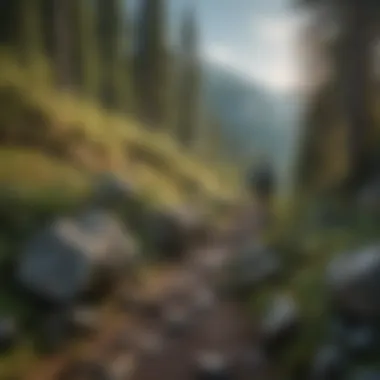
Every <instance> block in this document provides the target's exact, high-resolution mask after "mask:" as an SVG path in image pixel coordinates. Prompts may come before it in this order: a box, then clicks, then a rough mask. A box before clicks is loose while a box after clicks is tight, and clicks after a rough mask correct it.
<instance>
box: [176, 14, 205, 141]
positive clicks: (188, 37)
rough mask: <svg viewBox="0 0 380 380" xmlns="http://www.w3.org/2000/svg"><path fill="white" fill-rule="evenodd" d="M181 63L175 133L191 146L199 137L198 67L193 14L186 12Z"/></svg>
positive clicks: (196, 38)
mask: <svg viewBox="0 0 380 380" xmlns="http://www.w3.org/2000/svg"><path fill="white" fill-rule="evenodd" d="M181 42H182V54H181V56H182V62H181V81H180V89H179V90H180V94H179V105H178V109H179V117H178V126H177V133H178V139H179V141H180V143H181V144H182V145H184V146H186V147H190V146H192V145H193V144H194V143H195V142H196V140H197V138H198V137H199V136H198V134H199V132H200V131H199V126H200V120H199V117H200V105H199V101H200V67H199V59H198V36H197V27H196V23H195V17H194V13H193V12H192V11H188V12H186V14H185V16H184V20H183V24H182V33H181Z"/></svg>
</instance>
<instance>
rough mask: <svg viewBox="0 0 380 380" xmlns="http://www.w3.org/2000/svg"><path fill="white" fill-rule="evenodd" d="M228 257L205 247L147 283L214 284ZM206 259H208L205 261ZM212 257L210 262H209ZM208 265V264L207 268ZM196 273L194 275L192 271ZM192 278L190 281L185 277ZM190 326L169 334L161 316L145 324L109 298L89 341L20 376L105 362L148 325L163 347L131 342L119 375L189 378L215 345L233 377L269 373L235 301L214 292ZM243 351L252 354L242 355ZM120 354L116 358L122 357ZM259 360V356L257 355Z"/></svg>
mask: <svg viewBox="0 0 380 380" xmlns="http://www.w3.org/2000/svg"><path fill="white" fill-rule="evenodd" d="M226 259H228V257H227V256H226V255H225V254H224V253H223V250H218V249H207V250H203V251H199V252H193V253H192V254H191V255H190V256H189V257H188V258H187V260H186V261H185V262H184V264H182V265H180V266H179V267H174V268H173V267H170V268H160V269H159V270H158V271H156V272H155V273H149V274H147V276H146V277H147V279H149V281H150V283H149V284H147V287H148V288H151V289H152V290H153V291H156V292H159V290H160V289H167V288H171V289H175V288H178V287H179V286H180V285H179V284H180V283H182V286H183V284H184V283H185V281H184V279H185V278H186V277H188V280H189V281H188V285H187V286H188V291H189V292H192V291H194V287H197V286H203V288H204V289H205V288H207V289H209V290H211V291H212V290H213V281H214V279H215V278H216V275H217V274H218V271H220V270H219V269H218V263H219V264H220V263H221V262H223V260H226ZM207 263H208V264H207ZM210 263H211V264H210ZM206 267H207V268H206ZM194 276H195V277H194ZM191 280H192V282H193V283H190V282H191ZM191 322H192V323H191V326H190V327H189V329H188V331H187V332H186V333H185V334H184V335H183V336H177V337H170V336H168V334H167V331H166V330H165V328H164V326H163V324H162V321H161V320H157V321H156V322H155V323H153V324H151V323H150V324H147V323H146V322H144V320H142V319H141V318H133V317H132V316H131V315H130V314H128V313H125V312H120V311H116V309H115V305H114V304H112V302H111V303H110V304H109V305H107V306H106V307H105V308H104V311H103V322H102V326H104V327H103V328H102V331H101V332H100V333H99V334H98V335H97V336H96V337H94V338H93V339H92V340H91V341H87V342H83V343H82V344H80V345H76V346H75V347H71V348H70V349H69V350H67V352H66V353H62V354H60V355H58V356H57V357H56V358H48V359H46V360H42V361H40V362H39V363H37V365H36V366H35V368H32V369H30V371H28V374H27V376H26V377H25V380H42V379H44V380H53V379H56V378H57V375H58V373H59V372H60V371H61V370H62V368H64V367H65V366H67V364H68V363H69V362H70V361H73V360H78V359H89V360H94V361H96V362H99V363H104V362H105V360H106V356H107V352H106V351H107V347H109V346H110V345H111V343H112V342H113V341H114V340H115V339H116V338H117V337H120V336H122V334H125V333H128V332H129V333H133V334H135V333H136V332H137V331H141V332H144V331H153V332H155V333H157V334H158V336H161V338H162V342H161V343H162V347H161V348H160V350H158V352H156V353H147V352H144V350H141V348H137V347H136V346H134V347H132V348H131V352H129V353H128V355H129V356H128V357H133V363H134V366H133V370H132V371H131V374H130V375H128V376H125V377H121V378H120V379H118V380H161V379H165V380H192V379H194V360H195V357H196V355H197V354H198V353H199V352H200V351H203V350H214V351H217V352H220V353H225V354H226V355H228V357H231V358H234V360H235V361H236V368H235V373H234V379H236V380H240V379H241V380H248V379H249V380H253V379H265V380H268V379H270V376H269V374H268V372H267V369H266V368H264V367H263V366H260V368H258V367H257V366H256V365H255V363H254V359H255V356H254V351H253V349H254V347H253V346H252V342H251V341H250V334H249V332H250V330H251V327H250V322H249V321H248V320H247V318H246V316H245V315H244V312H242V310H241V308H240V306H239V305H238V304H237V303H236V302H234V301H233V300H226V299H218V298H216V301H215V303H214V304H213V306H212V308H211V309H210V310H209V311H208V312H207V313H206V314H200V315H198V316H197V317H196V318H193V319H192V321H191ZM247 354H251V356H250V357H249V358H247V360H245V358H246V357H247ZM125 361H126V359H121V360H120V362H121V363H123V362H125ZM260 363H261V364H262V362H261V361H260Z"/></svg>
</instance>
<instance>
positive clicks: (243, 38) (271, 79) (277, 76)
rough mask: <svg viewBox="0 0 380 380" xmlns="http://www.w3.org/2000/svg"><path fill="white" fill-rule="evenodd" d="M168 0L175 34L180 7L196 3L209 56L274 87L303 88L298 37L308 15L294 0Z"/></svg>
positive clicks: (203, 52)
mask: <svg viewBox="0 0 380 380" xmlns="http://www.w3.org/2000/svg"><path fill="white" fill-rule="evenodd" d="M129 1H130V2H132V3H133V2H135V3H137V2H138V0H129ZM167 1H168V10H169V12H168V17H169V20H170V25H171V27H170V30H171V35H172V36H177V35H178V23H179V21H180V19H181V14H182V11H183V10H184V9H186V8H188V7H189V6H191V7H194V8H195V11H196V14H197V19H198V23H199V30H200V42H201V48H200V49H201V56H202V58H204V59H205V60H207V61H209V62H212V63H216V64H220V65H223V66H226V67H228V68H229V69H231V70H233V71H235V72H236V73H238V74H240V75H241V76H243V77H244V78H246V79H247V80H248V81H252V82H255V83H259V84H260V85H262V86H264V87H266V88H268V89H269V90H272V91H274V92H278V93H284V92H285V93H286V92H294V91H297V90H298V89H299V88H301V87H302V84H303V81H302V76H301V75H300V73H301V68H300V59H299V36H300V33H301V28H302V26H303V24H304V22H305V21H306V18H305V17H304V16H303V15H301V14H300V13H299V12H297V10H296V7H295V6H294V3H295V0H167ZM292 3H293V4H292ZM132 5H133V4H132ZM173 38H174V37H173ZM174 42H175V41H174Z"/></svg>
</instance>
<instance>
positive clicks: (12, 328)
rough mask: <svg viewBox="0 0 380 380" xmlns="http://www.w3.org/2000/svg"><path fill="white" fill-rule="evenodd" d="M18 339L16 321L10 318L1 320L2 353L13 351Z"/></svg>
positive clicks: (0, 349)
mask: <svg viewBox="0 0 380 380" xmlns="http://www.w3.org/2000/svg"><path fill="white" fill-rule="evenodd" d="M18 337H19V332H18V328H17V325H16V321H15V320H14V319H12V318H10V317H8V318H4V317H3V318H0V353H4V352H7V351H9V350H10V349H12V348H13V346H14V345H15V343H16V341H17V339H18Z"/></svg>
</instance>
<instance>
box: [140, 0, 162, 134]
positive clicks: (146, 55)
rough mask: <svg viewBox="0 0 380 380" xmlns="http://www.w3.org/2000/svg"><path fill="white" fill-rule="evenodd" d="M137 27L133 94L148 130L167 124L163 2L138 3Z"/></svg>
mask: <svg viewBox="0 0 380 380" xmlns="http://www.w3.org/2000/svg"><path fill="white" fill-rule="evenodd" d="M140 6H141V8H140V10H139V12H140V14H139V20H138V25H137V51H136V58H135V71H134V72H135V79H136V80H135V93H136V97H137V100H136V101H137V107H138V114H139V117H140V118H141V119H142V120H143V121H144V122H145V123H146V124H147V125H148V126H149V127H151V128H155V129H157V128H162V127H163V126H164V125H165V124H166V123H167V121H168V95H169V93H168V91H170V84H169V78H168V59H169V55H168V51H167V48H166V34H165V27H166V18H165V1H164V0H141V4H140Z"/></svg>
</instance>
